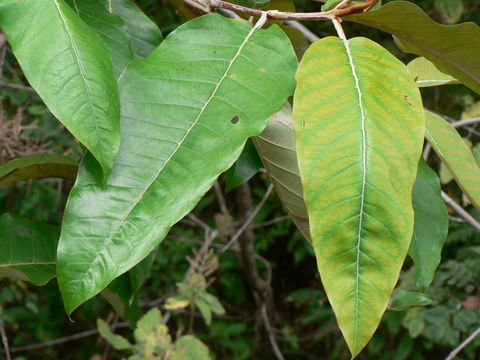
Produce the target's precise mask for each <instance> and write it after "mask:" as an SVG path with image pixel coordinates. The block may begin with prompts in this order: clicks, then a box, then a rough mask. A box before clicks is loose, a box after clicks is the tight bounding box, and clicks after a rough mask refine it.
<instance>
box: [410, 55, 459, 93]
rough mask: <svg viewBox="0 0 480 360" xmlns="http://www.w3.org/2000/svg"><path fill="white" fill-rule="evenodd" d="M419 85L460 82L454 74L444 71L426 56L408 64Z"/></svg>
mask: <svg viewBox="0 0 480 360" xmlns="http://www.w3.org/2000/svg"><path fill="white" fill-rule="evenodd" d="M407 68H408V70H409V71H410V73H411V74H412V76H413V79H414V80H415V82H416V84H417V86H418V87H429V86H439V85H446V84H458V80H457V79H455V78H454V77H453V76H450V75H447V74H444V73H442V72H441V71H440V70H438V69H437V68H436V67H435V65H433V64H432V63H431V62H430V61H428V60H427V59H425V58H424V57H418V58H416V59H413V60H412V61H410V63H409V64H408V65H407Z"/></svg>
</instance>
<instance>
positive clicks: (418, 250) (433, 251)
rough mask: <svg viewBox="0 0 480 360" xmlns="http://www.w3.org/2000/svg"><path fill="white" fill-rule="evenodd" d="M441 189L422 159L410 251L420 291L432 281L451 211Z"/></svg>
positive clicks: (417, 182)
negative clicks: (446, 204)
mask: <svg viewBox="0 0 480 360" xmlns="http://www.w3.org/2000/svg"><path fill="white" fill-rule="evenodd" d="M440 192H441V187H440V180H439V179H438V176H437V174H436V173H435V171H433V170H432V169H430V168H429V167H428V165H427V164H426V163H425V161H423V160H420V163H419V166H418V172H417V179H416V181H415V185H414V187H413V210H414V212H415V226H414V229H413V238H412V243H411V244H410V249H409V250H408V254H409V255H410V257H411V258H412V259H413V261H414V263H415V271H416V283H417V286H418V288H419V289H420V291H425V290H426V289H427V287H428V286H429V285H430V283H431V282H432V280H433V276H434V275H435V270H436V269H437V266H438V264H440V260H441V255H442V248H443V244H444V243H445V240H446V238H447V232H448V213H447V208H446V206H445V203H444V202H443V200H442V196H441V194H440Z"/></svg>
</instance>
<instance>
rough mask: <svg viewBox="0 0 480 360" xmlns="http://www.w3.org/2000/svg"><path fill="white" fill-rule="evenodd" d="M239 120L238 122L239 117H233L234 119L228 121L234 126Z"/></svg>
mask: <svg viewBox="0 0 480 360" xmlns="http://www.w3.org/2000/svg"><path fill="white" fill-rule="evenodd" d="M239 120H240V117H239V116H238V115H235V116H234V117H232V120H230V122H231V123H232V124H236V123H238V121H239Z"/></svg>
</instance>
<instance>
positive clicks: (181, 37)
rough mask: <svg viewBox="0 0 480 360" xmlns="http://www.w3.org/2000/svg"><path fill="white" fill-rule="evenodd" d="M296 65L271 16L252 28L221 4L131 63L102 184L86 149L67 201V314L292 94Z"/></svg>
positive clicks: (143, 245) (185, 207) (178, 213)
mask: <svg viewBox="0 0 480 360" xmlns="http://www.w3.org/2000/svg"><path fill="white" fill-rule="evenodd" d="M219 32H221V33H222V36H217V35H218V33H219ZM266 53H268V54H269V55H268V56H265V54H266ZM296 65H297V59H296V57H295V54H294V52H293V49H292V48H291V45H290V43H289V41H288V38H287V37H286V36H285V34H284V33H283V32H282V31H281V30H280V29H279V28H278V27H277V26H272V27H270V28H269V29H268V30H256V31H255V30H254V29H253V28H251V27H250V25H249V24H248V23H247V22H245V21H243V20H232V19H226V18H224V17H222V16H220V15H217V14H211V15H206V16H203V17H201V18H198V19H195V20H193V21H191V22H189V23H186V24H185V25H183V26H181V27H179V28H177V29H176V30H175V31H174V32H173V33H171V34H170V35H169V37H168V39H166V40H165V41H163V42H162V44H161V45H160V47H159V48H158V49H157V50H155V51H154V52H153V53H152V54H151V55H150V56H149V57H148V58H147V59H145V60H143V61H138V62H133V63H131V65H130V66H129V67H128V69H127V71H126V72H125V74H124V75H123V76H122V78H121V80H120V83H119V86H120V89H121V99H122V145H121V148H120V151H119V154H118V156H117V158H116V162H115V166H114V169H113V171H112V174H111V176H110V178H109V180H108V183H107V184H106V185H105V186H101V185H99V184H98V183H97V182H98V168H96V167H95V163H93V162H92V161H91V159H90V160H89V157H88V156H87V157H86V158H85V160H84V162H83V165H82V167H81V169H80V171H79V179H78V180H77V183H76V184H75V186H74V188H73V189H72V192H71V193H70V198H69V201H68V204H67V208H66V211H65V217H64V225H63V229H62V236H61V240H60V244H59V249H58V268H57V270H58V274H59V285H60V289H61V292H62V295H63V299H64V303H65V308H66V309H67V312H68V313H71V312H72V311H73V310H74V309H75V308H76V307H77V306H79V305H80V304H81V303H83V302H84V301H85V300H87V299H89V298H90V297H92V296H94V295H95V294H97V293H98V292H99V291H101V290H102V289H103V288H104V287H105V286H106V285H107V284H108V283H110V282H111V281H112V280H113V279H114V278H116V277H117V276H119V275H121V274H122V273H124V272H126V271H127V270H129V269H130V268H132V267H133V266H134V265H135V264H137V263H138V262H140V261H141V260H142V259H144V258H145V257H146V256H147V255H148V254H149V253H150V252H151V251H152V250H153V249H154V248H155V246H157V245H158V244H159V243H160V241H162V239H163V238H164V237H165V235H166V233H167V232H168V230H169V228H170V227H171V226H172V225H173V224H175V223H176V222H177V221H179V220H180V219H181V218H182V217H184V216H185V215H186V214H187V213H188V212H189V211H190V210H191V209H192V208H193V207H194V206H195V205H196V203H197V202H198V201H199V199H200V198H201V197H202V196H203V195H204V194H205V192H206V191H208V189H209V188H210V187H211V186H212V184H213V183H214V182H215V180H216V178H217V177H218V175H219V174H221V173H223V172H225V171H226V170H227V169H228V168H229V167H231V166H232V164H233V162H234V161H235V160H236V159H237V158H238V156H239V155H240V153H241V151H242V148H243V146H244V144H245V142H246V140H247V139H248V138H249V137H250V136H254V135H258V134H259V133H260V132H261V131H262V130H263V128H264V127H265V125H266V121H267V119H268V117H269V116H270V115H271V114H272V113H273V112H275V111H277V110H278V109H279V108H280V107H281V106H282V104H283V103H284V102H285V100H286V98H287V97H288V96H289V95H290V94H291V93H292V91H293V88H294V85H295V81H294V71H295V68H296ZM219 114H221V116H219ZM235 116H238V117H239V120H238V122H236V123H235V124H234V123H232V122H231V119H232V118H233V117H235ZM96 179H97V180H96ZM79 239H81V241H79Z"/></svg>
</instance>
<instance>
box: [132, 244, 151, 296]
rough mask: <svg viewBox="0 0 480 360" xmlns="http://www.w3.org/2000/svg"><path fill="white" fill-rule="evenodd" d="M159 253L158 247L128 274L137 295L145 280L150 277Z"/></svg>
mask: <svg viewBox="0 0 480 360" xmlns="http://www.w3.org/2000/svg"><path fill="white" fill-rule="evenodd" d="M157 253H158V247H156V248H155V249H154V250H153V251H152V252H151V253H150V254H149V255H148V256H147V257H146V258H145V259H143V260H142V261H141V262H139V263H138V264H137V265H136V266H135V267H134V268H133V269H131V270H130V271H129V272H128V275H129V278H130V283H131V284H132V290H133V291H134V292H135V293H136V292H138V290H140V288H141V287H142V285H143V283H144V282H145V280H147V278H148V277H149V276H150V270H151V269H152V266H153V263H154V262H155V259H156V258H157Z"/></svg>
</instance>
